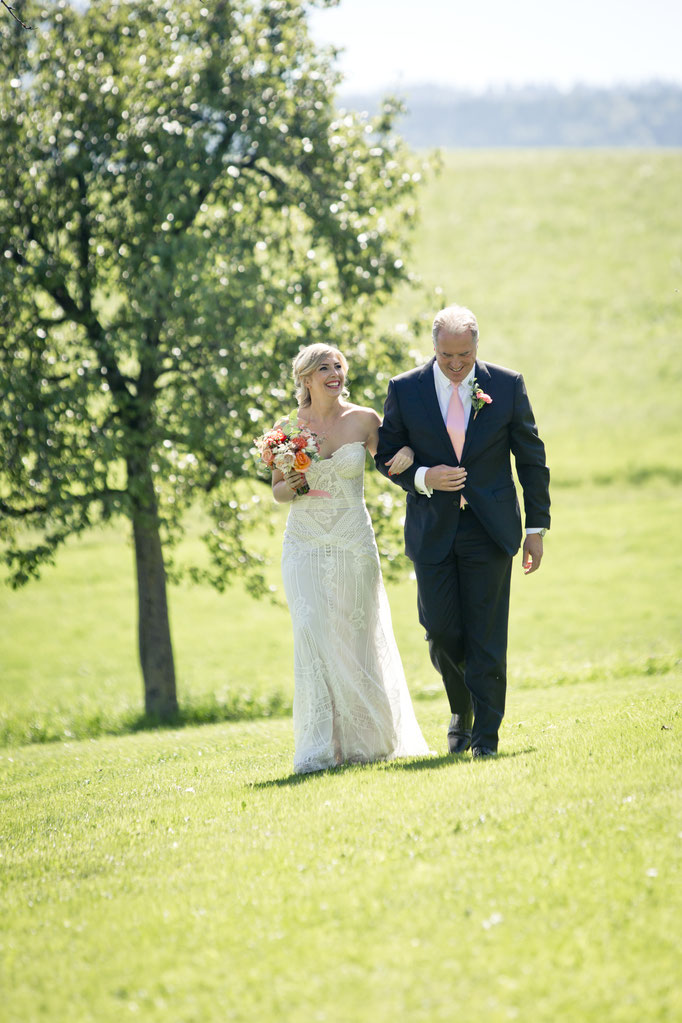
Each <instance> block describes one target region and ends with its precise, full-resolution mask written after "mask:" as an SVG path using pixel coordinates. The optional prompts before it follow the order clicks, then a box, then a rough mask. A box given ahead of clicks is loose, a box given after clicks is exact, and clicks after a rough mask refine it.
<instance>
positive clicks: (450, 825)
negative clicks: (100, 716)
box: [0, 677, 682, 1023]
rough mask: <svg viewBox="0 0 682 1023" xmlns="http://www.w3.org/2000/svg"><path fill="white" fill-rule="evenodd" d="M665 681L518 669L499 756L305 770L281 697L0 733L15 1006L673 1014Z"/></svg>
mask: <svg viewBox="0 0 682 1023" xmlns="http://www.w3.org/2000/svg"><path fill="white" fill-rule="evenodd" d="M670 682H671V679H670V678H661V679H656V678H650V677H633V678H631V679H627V680H624V679H617V680H613V681H610V682H607V681H604V680H598V681H597V682H596V683H590V684H586V685H578V686H572V687H560V688H558V689H554V690H551V689H547V688H543V689H539V690H538V689H536V690H526V691H524V692H523V693H520V694H517V696H516V698H515V700H514V708H513V713H512V714H510V716H509V717H508V719H507V721H506V722H505V724H504V727H503V736H504V737H503V746H502V748H503V751H504V752H503V754H502V755H501V756H500V757H498V759H497V760H495V761H494V762H488V761H487V762H483V763H479V762H473V761H472V760H471V759H467V758H463V759H461V760H458V761H453V760H452V759H449V758H447V757H445V756H443V755H442V754H441V755H438V756H435V757H433V758H430V759H428V758H425V759H423V760H410V761H404V762H396V763H393V764H377V765H372V766H368V767H347V768H341V769H339V770H337V771H330V772H326V773H324V774H322V775H316V776H307V777H306V776H303V777H301V776H298V777H292V776H291V774H290V771H291V752H292V737H291V725H290V723H289V722H285V721H277V720H271V721H268V722H246V723H239V724H232V725H220V726H208V727H203V728H201V729H187V730H185V731H183V732H168V731H162V732H158V733H147V734H143V735H136V736H128V737H125V738H120V739H119V738H117V739H105V740H101V741H99V742H96V743H92V742H82V743H75V742H71V743H68V744H59V745H56V746H52V747H42V748H39V747H35V746H34V747H27V748H24V749H21V750H10V751H6V752H5V753H4V754H3V755H0V792H1V793H2V796H1V799H2V811H3V813H2V816H3V824H2V836H1V840H2V857H3V858H2V875H1V879H0V898H1V900H2V932H3V933H2V948H3V981H4V985H3V1013H4V1016H5V1018H6V1019H7V1020H8V1021H9V1020H17V1021H18V1020H22V1021H28V1020H30V1021H31V1023H43V1021H45V1023H48V1021H49V1023H53V1021H56V1020H59V1021H61V1020H87V1019H96V1020H97V1021H98V1023H119V1021H120V1020H121V1019H122V1018H123V1019H125V1018H137V1019H140V1020H144V1021H145V1023H157V1021H158V1023H168V1021H170V1020H172V1021H180V1020H183V1021H186V1023H225V1021H228V1020H233V1021H245V1023H246V1021H248V1023H251V1021H253V1020H263V1021H267V1023H270V1021H279V1020H286V1021H287V1023H310V1021H311V1020H315V1019H316V1018H321V1017H322V1016H323V1015H324V1018H325V1019H326V1020H327V1021H329V1023H369V1021H372V1023H395V1021H396V1020H409V1021H410V1023H451V1020H452V1019H453V999H455V1000H456V1001H457V1004H458V1006H466V1010H465V1012H464V1015H465V1017H466V1018H467V1019H469V1018H471V1019H476V1018H479V1017H481V1018H485V1019H486V1020H490V1021H491V1023H505V1021H507V1020H510V1019H517V1020H520V1021H527V1020H536V1021H538V1023H557V1021H559V1020H561V1021H564V1020H579V1021H581V1023H602V1021H604V1020H609V1021H611V1020H614V1021H618V1023H642V1021H643V1020H646V1021H647V1023H658V1021H660V1023H663V1021H672V1020H677V1019H679V1018H680V1013H681V1012H682V994H681V992H680V985H679V983H678V979H677V978H678V974H679V968H678V967H679V947H680V943H681V942H682V932H681V927H680V914H679V891H680V880H681V878H680V858H679V842H680V839H679V830H680V825H679V805H680V766H681V764H680V742H679V737H680V727H681V717H680V708H679V699H678V698H677V695H676V694H675V693H672V692H671V691H670ZM419 717H420V721H421V722H422V725H423V727H424V731H425V735H426V738H427V740H428V741H429V743H430V744H431V745H432V746H433V748H434V749H436V750H438V751H441V750H442V748H443V744H444V740H445V735H444V731H445V723H446V720H447V717H446V715H444V714H443V711H442V708H440V707H438V708H437V707H434V706H433V705H429V704H427V705H424V704H420V705H419ZM67 965H68V968H67Z"/></svg>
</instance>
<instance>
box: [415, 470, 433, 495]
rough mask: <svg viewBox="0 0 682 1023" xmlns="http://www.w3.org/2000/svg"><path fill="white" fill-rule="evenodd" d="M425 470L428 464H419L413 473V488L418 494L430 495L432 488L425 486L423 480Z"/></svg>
mask: <svg viewBox="0 0 682 1023" xmlns="http://www.w3.org/2000/svg"><path fill="white" fill-rule="evenodd" d="M427 470H428V465H420V466H419V468H418V469H417V471H416V473H415V474H414V488H415V490H417V491H418V492H419V493H420V494H423V495H424V497H431V495H432V494H433V490H432V489H431V487H429V486H427V485H426V483H425V481H424V477H425V476H426V473H427Z"/></svg>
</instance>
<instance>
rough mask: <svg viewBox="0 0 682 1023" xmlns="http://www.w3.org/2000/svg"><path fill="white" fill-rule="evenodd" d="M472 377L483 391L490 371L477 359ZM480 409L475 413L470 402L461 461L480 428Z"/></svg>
mask: <svg viewBox="0 0 682 1023" xmlns="http://www.w3.org/2000/svg"><path fill="white" fill-rule="evenodd" d="M474 378H475V380H476V384H477V386H478V387H480V388H481V390H483V391H485V390H486V388H487V387H488V382H489V380H490V372H489V370H488V367H487V366H486V364H485V363H484V362H479V361H478V360H476V366H475V368H474ZM484 408H485V406H484ZM481 411H482V409H481V410H479V413H478V415H477V414H476V410H475V408H474V407H473V404H472V406H471V413H470V415H469V422H468V423H467V429H466V434H465V435H464V447H463V449H462V461H464V457H465V455H466V454H467V451H468V449H469V448H470V447H471V444H472V441H473V440H474V439H475V438H476V435H477V434H478V432H479V430H480V428H481V421H482V417H481Z"/></svg>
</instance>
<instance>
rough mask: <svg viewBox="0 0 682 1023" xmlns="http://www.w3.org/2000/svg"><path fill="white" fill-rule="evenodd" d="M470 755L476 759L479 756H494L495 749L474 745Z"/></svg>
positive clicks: (495, 754) (495, 753)
mask: <svg viewBox="0 0 682 1023" xmlns="http://www.w3.org/2000/svg"><path fill="white" fill-rule="evenodd" d="M471 755H472V757H473V758H474V760H478V759H479V758H480V757H496V756H497V750H496V749H491V748H490V747H489V746H474V748H473V749H472V751H471Z"/></svg>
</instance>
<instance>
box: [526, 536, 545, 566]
mask: <svg viewBox="0 0 682 1023" xmlns="http://www.w3.org/2000/svg"><path fill="white" fill-rule="evenodd" d="M542 551H543V543H542V537H541V536H540V534H539V533H529V534H528V536H527V537H526V539H525V541H524V544H523V571H524V574H525V575H530V574H531V572H537V570H538V569H539V567H540V562H541V561H542Z"/></svg>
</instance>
